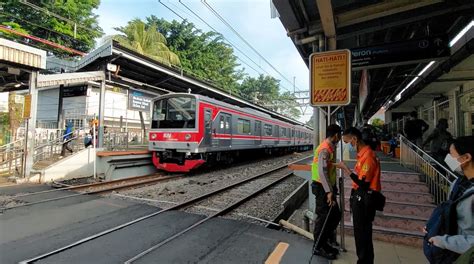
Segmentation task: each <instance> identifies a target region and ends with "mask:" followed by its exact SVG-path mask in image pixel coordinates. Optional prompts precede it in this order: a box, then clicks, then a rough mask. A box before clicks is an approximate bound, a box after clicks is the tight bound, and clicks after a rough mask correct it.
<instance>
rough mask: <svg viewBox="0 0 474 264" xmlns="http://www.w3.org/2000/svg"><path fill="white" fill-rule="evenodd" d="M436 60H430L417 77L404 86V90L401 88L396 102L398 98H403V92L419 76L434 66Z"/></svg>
mask: <svg viewBox="0 0 474 264" xmlns="http://www.w3.org/2000/svg"><path fill="white" fill-rule="evenodd" d="M435 62H436V61H430V63H428V64H427V65H426V66H425V67H424V68H423V69H422V70H421V71H420V72H419V73H418V74H417V75H416V77H415V78H413V79H412V80H411V81H410V82H409V83H408V84H407V86H405V88H403V90H401V91H400V92H399V93H398V94H397V96H395V102H397V101H398V100H400V99H402V94H403V93H404V92H405V91H406V90H407V89H408V88H410V87H411V86H412V85H413V84H414V83H415V82H416V80H418V78H419V77H422V76H423V74H424V73H425V72H426V71H427V70H428V69H429V68H430V67H431V66H433V64H434V63H435Z"/></svg>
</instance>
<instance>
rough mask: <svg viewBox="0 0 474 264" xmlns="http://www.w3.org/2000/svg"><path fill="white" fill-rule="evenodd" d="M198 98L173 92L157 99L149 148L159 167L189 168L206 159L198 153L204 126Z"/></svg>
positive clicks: (170, 168)
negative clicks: (201, 123) (201, 122)
mask: <svg viewBox="0 0 474 264" xmlns="http://www.w3.org/2000/svg"><path fill="white" fill-rule="evenodd" d="M197 105H198V102H197V99H196V96H194V95H192V94H170V95H164V96H160V97H158V98H157V99H156V100H155V101H154V102H153V113H152V122H151V129H150V133H149V137H148V138H149V150H150V151H151V152H152V153H153V164H154V165H155V166H156V168H158V169H161V170H165V171H169V172H189V171H190V170H192V169H196V168H198V167H199V166H201V165H202V164H204V163H205V160H204V159H203V158H202V155H201V154H200V153H198V148H199V143H200V142H201V141H202V138H203V133H202V131H201V130H203V129H204V128H203V127H202V126H199V120H200V119H202V118H203V117H201V116H199V111H198V109H199V108H198V107H197Z"/></svg>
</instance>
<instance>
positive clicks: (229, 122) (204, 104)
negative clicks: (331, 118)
mask: <svg viewBox="0 0 474 264" xmlns="http://www.w3.org/2000/svg"><path fill="white" fill-rule="evenodd" d="M312 137H313V133H312V131H311V130H310V129H308V128H306V127H303V126H299V125H294V124H291V123H288V122H284V121H281V120H278V119H275V118H272V117H270V116H269V115H268V114H266V113H262V112H259V111H256V110H254V109H250V108H241V107H238V106H235V105H231V104H228V103H224V102H221V101H218V100H215V99H212V98H209V97H206V96H202V95H195V94H184V93H175V94H168V95H163V96H160V97H158V98H156V99H155V100H154V101H153V107H152V123H151V129H150V132H149V150H150V151H151V152H152V153H153V164H154V165H155V166H156V167H157V168H158V169H161V170H165V171H170V172H189V171H190V170H192V169H195V168H198V167H199V166H201V165H202V164H204V163H206V162H222V161H231V160H232V159H233V157H235V156H236V155H239V154H241V152H242V151H248V150H264V151H266V152H268V153H272V152H276V151H285V150H308V149H310V148H311V147H312V142H313V141H312Z"/></svg>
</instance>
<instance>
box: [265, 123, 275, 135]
mask: <svg viewBox="0 0 474 264" xmlns="http://www.w3.org/2000/svg"><path fill="white" fill-rule="evenodd" d="M263 128H264V130H265V135H266V136H271V135H272V130H273V127H272V125H269V124H265V125H264V126H263Z"/></svg>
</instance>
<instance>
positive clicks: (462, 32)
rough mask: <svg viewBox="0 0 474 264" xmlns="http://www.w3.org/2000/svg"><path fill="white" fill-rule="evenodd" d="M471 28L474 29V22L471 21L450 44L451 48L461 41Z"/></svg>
mask: <svg viewBox="0 0 474 264" xmlns="http://www.w3.org/2000/svg"><path fill="white" fill-rule="evenodd" d="M471 27H474V20H471V22H470V23H469V24H467V26H466V27H464V28H463V29H462V30H461V31H459V33H458V34H457V35H456V36H455V37H454V38H453V39H452V40H451V41H450V42H449V47H452V46H454V44H456V42H458V40H460V39H461V38H462V37H463V36H464V35H465V34H466V33H467V32H468V31H469V29H471Z"/></svg>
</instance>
